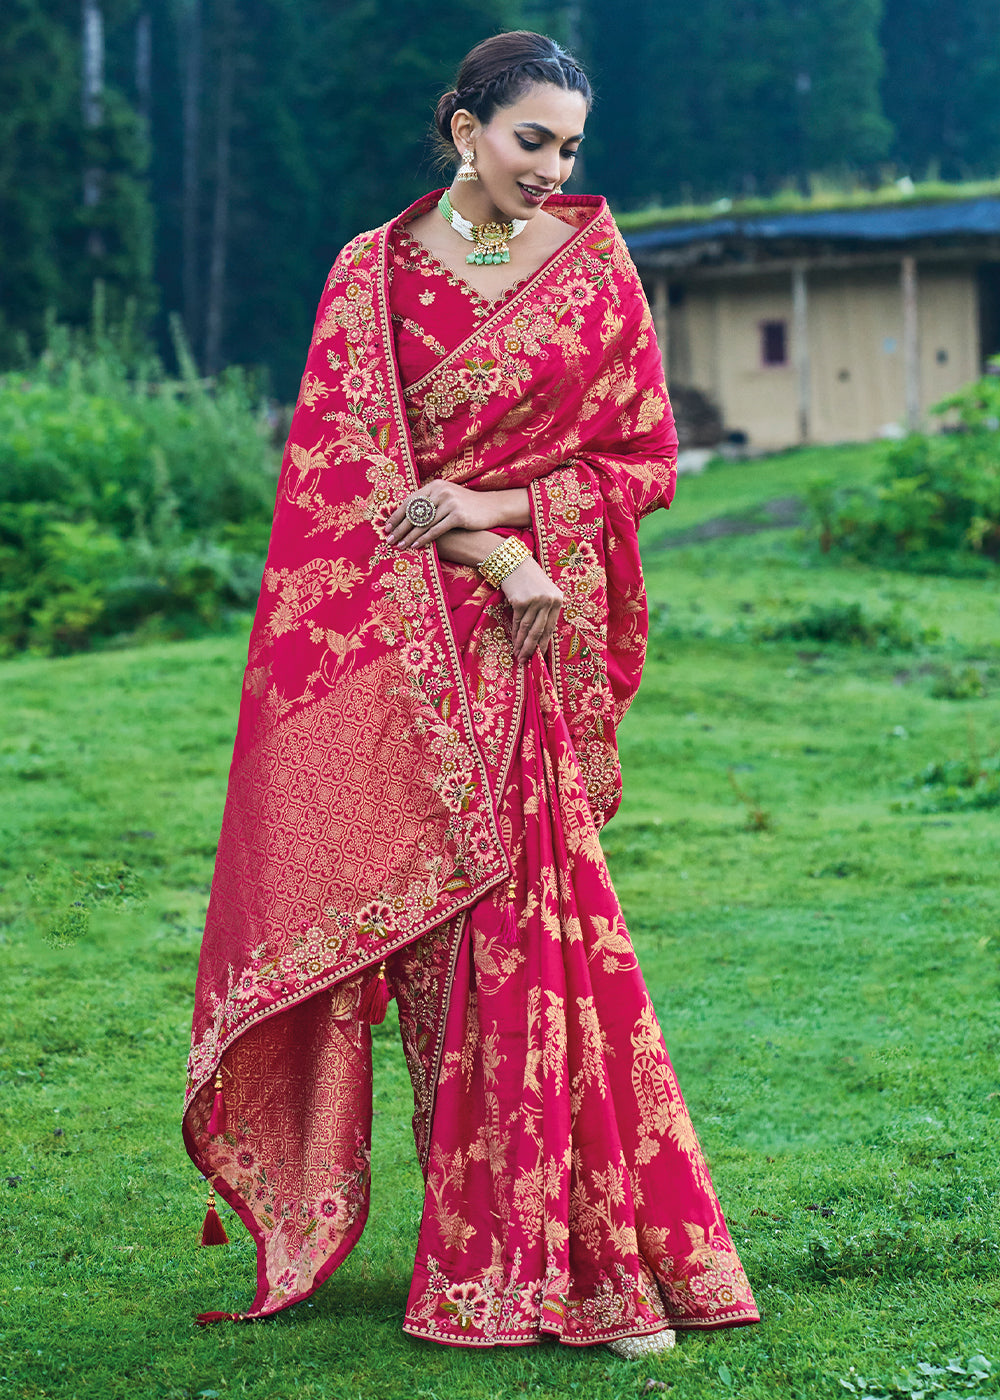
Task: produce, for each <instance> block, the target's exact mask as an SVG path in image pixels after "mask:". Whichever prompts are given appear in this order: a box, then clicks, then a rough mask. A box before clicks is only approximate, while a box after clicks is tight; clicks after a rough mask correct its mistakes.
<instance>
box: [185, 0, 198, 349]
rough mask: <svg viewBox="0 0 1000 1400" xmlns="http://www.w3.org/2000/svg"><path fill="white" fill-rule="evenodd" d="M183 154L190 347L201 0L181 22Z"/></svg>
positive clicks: (194, 321) (193, 336) (191, 341)
mask: <svg viewBox="0 0 1000 1400" xmlns="http://www.w3.org/2000/svg"><path fill="white" fill-rule="evenodd" d="M180 40H181V63H180V67H181V75H182V113H181V115H182V122H183V128H184V155H183V173H182V186H183V187H182V194H181V281H182V289H183V298H184V334H185V335H186V337H187V342H188V345H189V346H190V347H192V349H193V347H194V345H195V344H196V343H197V338H198V331H199V326H200V319H201V318H200V317H199V315H198V312H199V292H200V283H201V279H200V278H199V276H198V232H199V220H198V204H199V200H198V195H199V191H200V185H201V44H202V27H201V0H186V4H185V8H184V12H183V16H182V21H181V25H180Z"/></svg>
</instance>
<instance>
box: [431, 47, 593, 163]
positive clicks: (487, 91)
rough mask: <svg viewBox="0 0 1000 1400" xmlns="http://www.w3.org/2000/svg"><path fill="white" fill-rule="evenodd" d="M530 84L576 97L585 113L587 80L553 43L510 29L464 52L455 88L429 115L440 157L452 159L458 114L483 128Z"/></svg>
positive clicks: (588, 99)
mask: <svg viewBox="0 0 1000 1400" xmlns="http://www.w3.org/2000/svg"><path fill="white" fill-rule="evenodd" d="M535 83H554V84H555V86H556V87H560V88H563V89H564V90H565V91H566V92H579V93H580V94H581V95H582V96H583V98H584V100H585V101H586V103H587V110H588V112H589V111H590V105H591V103H592V102H593V92H592V91H591V87H590V80H589V79H588V77H587V75H586V73H585V72H584V71H583V69H582V68H581V67H580V65H579V63H577V61H576V59H575V58H574V57H573V56H572V54H568V53H567V52H566V50H565V49H563V48H561V47H560V46H559V45H558V44H557V43H556V42H555V40H554V39H549V38H548V37H547V36H546V35H544V34H533V33H532V32H531V30H529V29H513V30H510V31H509V32H508V33H506V34H495V35H494V36H493V38H492V39H484V40H483V42H482V43H481V44H477V45H476V47H475V48H474V49H470V50H469V52H468V53H467V54H466V55H465V57H464V58H463V59H462V62H461V65H460V66H459V70H458V75H457V77H456V78H455V86H454V87H453V88H452V89H451V91H450V92H446V93H444V94H443V95H442V97H441V98H440V99H439V100H438V105H437V111H436V112H435V113H434V125H435V127H436V129H437V134H438V137H439V138H440V139H439V141H438V142H437V145H438V147H439V149H440V152H441V155H442V157H443V158H444V159H445V160H448V161H451V160H454V158H455V143H454V141H453V140H452V138H451V119H452V117H453V116H454V115H455V113H456V112H457V111H459V109H460V108H463V107H464V108H465V110H466V111H467V112H471V113H472V115H473V116H474V117H475V118H476V120H477V121H480V122H482V124H483V126H486V125H487V124H488V122H489V121H490V119H491V118H492V116H493V113H494V112H495V111H496V109H497V108H498V107H512V106H513V105H514V103H515V102H516V101H517V100H518V98H519V97H521V96H522V95H523V94H524V93H525V92H526V91H527V90H528V88H529V87H531V86H533V84H535Z"/></svg>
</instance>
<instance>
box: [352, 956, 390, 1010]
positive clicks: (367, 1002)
mask: <svg viewBox="0 0 1000 1400" xmlns="http://www.w3.org/2000/svg"><path fill="white" fill-rule="evenodd" d="M391 1000H392V993H391V992H390V991H389V984H388V982H387V981H386V980H385V963H383V964H382V966H381V967H380V968H379V970H378V976H377V977H373V978H372V980H371V981H370V982H369V983H368V986H367V987H366V988H365V989H364V991H363V992H362V993H361V1005H360V1006H359V1008H358V1015H359V1016H360V1017H361V1019H362V1021H367V1022H368V1024H369V1025H370V1026H380V1025H381V1024H382V1022H383V1021H384V1020H385V1014H386V1012H387V1011H388V1010H389V1002H390V1001H391Z"/></svg>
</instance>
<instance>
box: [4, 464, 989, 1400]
mask: <svg viewBox="0 0 1000 1400" xmlns="http://www.w3.org/2000/svg"><path fill="white" fill-rule="evenodd" d="M877 465H878V452H877V450H873V449H853V448H852V449H829V450H825V451H811V452H803V453H790V454H787V455H784V456H782V457H779V458H773V459H770V460H768V461H762V462H757V463H753V464H746V465H732V466H727V467H720V468H716V469H713V470H710V471H709V472H708V473H706V474H705V475H704V476H703V477H700V478H698V479H684V480H682V482H681V489H680V492H679V494H678V504H677V506H676V508H675V510H674V511H671V512H670V513H669V515H662V514H661V515H659V516H656V517H653V518H652V519H650V520H649V521H648V522H647V523H646V525H645V526H644V540H645V559H646V567H647V581H648V585H649V591H650V597H651V600H652V602H653V603H654V604H655V605H656V608H655V618H654V628H653V636H652V641H651V650H650V660H649V664H648V667H647V672H646V676H645V680H644V683H643V690H642V693H641V695H640V697H639V699H638V700H637V702H636V704H635V705H634V707H633V709H632V711H631V712H630V714H629V715H628V717H627V719H626V721H625V724H624V726H623V730H622V752H623V757H624V765H625V789H626V797H625V801H624V804H623V806H622V809H621V812H620V813H619V815H618V816H617V817H616V818H615V820H614V822H613V823H611V825H610V826H609V827H608V828H607V831H606V833H605V846H606V849H607V851H608V855H609V858H610V861H611V865H612V869H613V873H614V875H615V877H616V880H617V884H618V888H619V891H620V894H621V897H622V901H623V903H624V906H625V911H626V915H627V917H628V920H629V924H630V927H631V929H632V931H633V934H634V938H635V942H636V945H637V948H638V951H639V955H640V958H641V961H642V964H643V967H644V969H645V971H646V974H647V978H648V981H649V985H650V989H651V992H652V995H653V999H654V1002H655V1004H656V1007H657V1010H658V1012H659V1014H660V1017H661V1021H662V1024H663V1028H664V1034H665V1037H666V1041H667V1046H668V1048H669V1050H670V1051H671V1054H672V1056H673V1058H674V1061H675V1064H676V1066H677V1070H678V1073H679V1077H680V1081H681V1085H682V1087H683V1089H684V1090H685V1093H686V1096H687V1099H688V1102H689V1104H690V1107H691V1110H692V1113H693V1116H694V1119H695V1122H696V1125H697V1126H698V1128H699V1131H700V1134H701V1137H702V1141H703V1143H704V1146H705V1149H706V1151H707V1153H708V1156H709V1158H710V1160H711V1164H712V1169H713V1174H714V1178H715V1183H716V1186H717V1188H718V1191H719V1194H720V1196H721V1198H722V1202H723V1206H724V1208H725V1210H726V1212H727V1215H728V1218H729V1221H730V1224H731V1227H732V1231H733V1235H734V1237H735V1239H736V1242H737V1245H738V1247H739V1249H740V1250H741V1253H742V1256H743V1259H744V1262H745V1264H746V1266H747V1270H748V1272H749V1274H750V1277H751V1280H752V1282H753V1284H754V1287H755V1290H756V1293H757V1297H758V1300H759V1302H760V1305H761V1309H762V1312H763V1314H764V1320H763V1323H762V1324H761V1326H760V1327H757V1328H752V1329H744V1330H737V1331H733V1332H729V1333H715V1334H704V1335H688V1336H682V1337H681V1339H680V1343H679V1345H678V1347H677V1349H676V1351H674V1352H673V1353H670V1354H667V1355H665V1356H664V1357H662V1358H660V1359H658V1360H656V1361H653V1362H650V1361H646V1362H635V1363H625V1362H621V1361H618V1360H616V1359H615V1358H613V1357H612V1356H611V1355H610V1354H609V1353H607V1352H606V1351H605V1350H603V1349H602V1348H597V1349H596V1350H593V1351H582V1352H581V1351H575V1350H572V1349H566V1348H559V1347H557V1346H554V1345H545V1346H542V1347H536V1348H526V1349H522V1350H510V1351H493V1352H482V1353H477V1352H465V1351H457V1350H449V1349H443V1348H436V1347H433V1346H431V1345H429V1344H425V1343H420V1342H416V1341H412V1340H410V1339H408V1338H406V1337H404V1336H403V1335H402V1333H401V1332H400V1327H399V1324H400V1318H401V1314H402V1309H403V1303H404V1299H405V1296H406V1291H407V1285H408V1280H409V1271H410V1267H411V1263H412V1256H413V1250H414V1246H415V1240H416V1232H417V1225H418V1220H419V1212H420V1206H421V1183H420V1178H419V1173H418V1171H417V1168H416V1165H415V1162H414V1158H413V1148H412V1140H411V1138H410V1134H409V1126H408V1122H409V1115H410V1111H411V1104H410V1091H409V1086H408V1081H407V1078H406V1072H405V1068H404V1065H403V1061H402V1054H401V1051H400V1048H399V1045H398V1039H397V1037H396V1035H395V1029H394V1025H393V1021H392V1014H390V1019H389V1021H388V1022H387V1023H386V1025H385V1026H384V1027H382V1028H380V1029H379V1030H377V1032H376V1042H375V1044H376V1051H375V1053H376V1076H377V1082H376V1110H377V1116H376V1119H375V1135H376V1138H375V1161H374V1189H373V1205H372V1213H371V1219H370V1223H369V1226H368V1229H367V1231H366V1234H365V1236H364V1239H363V1241H362V1243H361V1245H360V1246H359V1247H358V1249H357V1250H356V1251H355V1253H354V1255H353V1256H352V1257H351V1259H350V1260H349V1261H348V1262H347V1264H346V1265H345V1266H344V1267H343V1268H342V1269H341V1270H340V1272H339V1273H338V1274H337V1275H336V1276H335V1277H334V1279H333V1280H332V1281H331V1282H330V1283H329V1284H328V1285H327V1286H326V1287H325V1288H324V1289H323V1290H322V1291H321V1292H320V1293H319V1294H318V1295H317V1297H316V1298H315V1299H314V1301H313V1303H312V1304H310V1305H307V1306H303V1307H300V1308H298V1309H295V1310H293V1311H292V1312H290V1313H288V1314H283V1315H281V1316H279V1317H278V1318H276V1319H274V1320H272V1321H270V1322H267V1323H263V1324H258V1325H254V1326H243V1327H231V1326H221V1327H215V1328H211V1329H206V1330H201V1329H198V1328H196V1327H195V1326H194V1325H193V1323H192V1315H193V1314H194V1313H195V1312H198V1311H201V1310H204V1309H208V1308H226V1309H238V1308H240V1307H242V1306H245V1305H246V1303H247V1302H248V1301H249V1299H250V1297H251V1295H252V1292H253V1277H254V1263H253V1249H252V1248H251V1246H250V1244H249V1241H248V1237H247V1235H246V1233H245V1231H243V1229H242V1227H241V1226H240V1225H239V1222H238V1221H236V1220H235V1218H234V1217H232V1215H231V1214H230V1213H229V1212H228V1211H225V1210H224V1211H223V1215H224V1218H225V1220H226V1224H227V1228H228V1229H229V1231H230V1235H231V1237H232V1240H233V1243H232V1244H231V1245H230V1246H229V1247H228V1248H224V1249H208V1250H205V1249H201V1248H199V1247H198V1240H199V1233H200V1227H201V1220H202V1215H203V1211H204V1187H203V1185H202V1183H201V1182H200V1180H199V1178H198V1176H197V1174H196V1173H195V1172H194V1171H193V1169H192V1168H191V1166H190V1164H189V1163H188V1160H187V1158H186V1156H185V1155H184V1152H183V1149H182V1147H181V1142H180V1133H179V1122H178V1119H179V1109H180V1102H181V1095H182V1089H183V1074H184V1060H185V1055H186V1050H187V1034H188V1028H189V1019H190V1003H191V993H192V987H193V983H194V976H195V968H196V964H197V953H198V943H199V935H200V925H201V921H202V918H203V915H204V910H205V905H206V900H207V893H208V885H209V880H210V877H211V869H212V857H213V851H214V844H215V840H216V836H217V832H218V826H219V820H220V816H221V812H222V802H223V797H224V788H225V777H226V772H227V769H228V763H229V755H230V749H231V743H232V736H233V729H234V724H235V717H236V709H237V704H238V698H239V689H240V679H241V671H242V665H243V660H244V656H245V633H244V632H241V633H239V634H238V635H236V634H234V635H232V636H228V637H224V638H215V639H210V640H205V641H199V642H193V643H178V644H158V645H154V646H148V647H143V648H139V649H134V650H122V651H108V652H104V653H101V654H94V655H86V656H76V657H70V658H67V659H63V660H54V661H51V660H35V659H30V658H29V659H24V660H18V661H14V662H8V663H4V664H3V665H0V695H2V705H0V711H2V714H0V725H2V734H0V783H2V798H0V802H2V813H0V1115H2V1116H0V1192H2V1193H3V1194H2V1197H0V1199H2V1202H3V1206H4V1209H3V1211H2V1212H0V1395H2V1396H4V1397H10V1398H11V1400H21V1397H31V1400H34V1398H35V1397H60V1400H62V1398H63V1397H65V1400H70V1397H79V1398H80V1400H90V1397H101V1398H102V1400H104V1397H108V1400H111V1398H112V1397H113V1398H114V1400H124V1398H125V1397H146V1396H149V1397H156V1398H157V1400H213V1397H222V1396H226V1397H228V1396H230V1395H233V1396H248V1397H254V1400H300V1397H301V1400H313V1397H330V1398H331V1400H333V1398H334V1397H336V1400H354V1397H363V1398H364V1400H368V1397H372V1396H378V1397H387V1398H389V1397H391V1400H397V1397H398V1398H399V1400H404V1397H405V1400H411V1397H428V1398H429V1400H453V1398H454V1400H459V1398H462V1400H464V1397H483V1398H484V1400H485V1397H508V1396H517V1395H522V1394H527V1395H541V1396H563V1395H579V1396H587V1397H591V1398H592V1400H612V1398H613V1397H630V1396H635V1395H640V1394H644V1393H647V1392H649V1393H653V1392H654V1391H655V1392H656V1393H661V1392H667V1391H668V1392H669V1393H670V1394H671V1395H672V1396H673V1397H675V1398H676V1400H701V1397H708V1396H734V1397H761V1400H763V1397H773V1396H795V1397H810V1398H811V1397H821V1396H829V1397H838V1396H841V1397H843V1396H847V1395H849V1394H851V1393H852V1392H851V1391H849V1390H847V1389H845V1388H844V1387H843V1386H842V1385H841V1381H842V1380H844V1381H848V1382H850V1383H851V1384H852V1385H854V1386H855V1392H854V1393H857V1394H862V1393H869V1394H871V1393H874V1394H892V1395H896V1396H901V1395H905V1396H916V1395H918V1394H919V1393H920V1390H921V1388H922V1387H923V1388H925V1389H926V1393H927V1395H930V1394H933V1393H941V1391H942V1390H943V1388H944V1386H945V1380H947V1381H949V1382H950V1383H951V1384H952V1386H953V1389H954V1393H960V1394H962V1395H996V1394H998V1393H1000V1383H998V1381H997V1380H996V1379H994V1378H993V1377H991V1376H987V1375H985V1363H983V1362H981V1361H977V1362H975V1364H974V1365H972V1366H970V1365H969V1362H970V1359H971V1358H974V1357H976V1356H985V1357H986V1358H988V1360H989V1361H990V1362H992V1366H993V1372H994V1375H1000V1228H998V1219H997V1204H998V1190H1000V1133H998V1120H1000V1061H998V1055H1000V1009H998V996H997V993H998V980H1000V979H998V962H1000V922H998V910H1000V890H998V864H1000V862H998V848H1000V842H998V834H1000V808H998V807H993V808H992V809H985V810H968V809H962V808H961V807H960V808H959V809H957V810H949V809H948V808H949V804H948V803H947V802H945V803H941V802H940V801H935V800H934V794H933V793H926V792H924V791H923V789H922V787H921V784H920V781H919V779H920V775H921V774H922V773H923V771H924V770H925V768H926V767H927V765H928V764H931V763H935V762H942V761H944V760H948V759H957V760H967V761H969V762H973V763H977V762H980V761H981V760H985V759H987V758H988V757H989V755H991V754H995V753H996V752H997V749H998V746H1000V580H998V577H997V576H994V577H987V578H985V579H983V578H980V579H961V578H958V579H952V578H929V577H924V576H920V575H917V574H904V573H886V572H882V571H879V570H874V569H868V568H862V567H860V566H856V565H847V564H837V563H835V562H830V561H829V560H824V559H822V558H821V557H818V556H816V555H815V553H814V552H813V551H812V550H811V548H810V547H809V546H808V543H807V542H806V541H805V540H804V538H803V536H802V535H801V533H800V531H799V530H798V528H797V527H795V526H794V525H793V526H787V527H785V528H771V526H770V523H769V522H771V521H772V519H773V518H774V516H775V511H777V513H778V515H779V516H782V517H783V518H788V517H794V515H795V514H796V510H795V508H794V501H793V502H792V505H791V506H789V500H790V498H795V497H797V496H798V495H799V494H800V493H801V491H802V490H803V486H804V483H805V482H807V481H808V480H810V479H811V478H814V477H818V476H826V477H833V476H841V477H850V478H851V479H864V478H866V477H869V478H870V477H871V476H872V474H873V473H874V472H875V471H876V470H877ZM774 501H778V502H783V503H784V504H783V505H780V506H779V507H771V506H769V505H768V504H767V503H769V502H774ZM720 517H724V519H722V520H721V523H720ZM706 522H715V523H714V524H709V525H708V527H707V528H705V527H706ZM696 527H701V528H696ZM739 531H745V533H739ZM855 601H857V602H860V603H862V605H863V607H864V610H865V615H866V616H867V617H868V618H869V619H874V620H875V621H876V623H879V621H880V620H881V622H882V623H883V624H884V630H885V638H884V639H883V645H881V646H875V647H864V646H832V645H828V644H824V643H822V642H815V641H810V640H802V639H800V640H798V641H790V642H774V641H760V640H758V639H756V636H755V633H756V629H758V628H759V627H761V626H766V625H767V624H768V623H774V622H776V621H777V622H781V621H782V620H787V619H789V618H792V619H794V618H796V617H804V616H807V615H808V614H809V612H810V609H811V608H813V607H817V606H820V607H823V608H827V609H829V608H830V607H838V606H840V605H841V604H845V605H846V604H850V603H851V602H855ZM886 619H890V621H891V619H895V624H893V625H890V622H889V621H886ZM894 628H895V630H894ZM907 635H909V637H910V639H911V642H912V644H911V645H903V646H901V645H899V640H900V637H902V638H903V641H904V642H905V641H906V638H907ZM893 637H895V639H896V640H895V642H893V641H892V638H893ZM914 639H915V640H914ZM970 674H971V675H972V683H971V684H970V683H969V676H970ZM969 692H971V693H969ZM979 692H984V693H979ZM954 694H958V695H959V696H961V695H962V694H966V695H967V698H950V697H951V696H952V695H954ZM956 1358H957V1359H958V1360H957V1364H958V1365H960V1367H961V1371H959V1370H953V1371H951V1372H949V1373H946V1374H945V1375H944V1376H942V1375H939V1374H935V1373H933V1372H930V1373H929V1372H928V1371H927V1370H926V1369H925V1370H923V1371H921V1370H919V1369H918V1368H919V1367H921V1366H924V1367H925V1368H926V1367H928V1366H929V1367H946V1366H947V1365H948V1363H949V1361H953V1360H954V1359H956ZM852 1368H854V1369H853V1371H852ZM973 1373H976V1375H978V1377H979V1378H978V1379H976V1378H975V1376H974V1375H973ZM858 1376H861V1377H864V1378H867V1380H868V1388H867V1389H866V1388H865V1387H864V1386H863V1385H859V1384H858V1382H857V1377H858ZM970 1381H971V1384H967V1382H970ZM893 1387H894V1388H893Z"/></svg>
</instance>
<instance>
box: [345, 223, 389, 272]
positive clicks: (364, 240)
mask: <svg viewBox="0 0 1000 1400" xmlns="http://www.w3.org/2000/svg"><path fill="white" fill-rule="evenodd" d="M390 223H391V220H390ZM389 226H390V224H389V223H385V224H380V225H379V226H378V228H373V229H366V230H365V232H364V233H358V234H355V236H354V237H353V238H352V239H351V240H350V241H349V242H348V243H345V244H344V246H343V248H341V250H340V252H339V253H338V254H337V256H336V258H335V259H334V263H333V267H332V269H331V272H330V275H331V277H333V276H334V275H335V274H336V273H337V272H338V270H339V269H341V268H345V267H354V268H357V267H360V266H361V264H362V263H364V262H366V261H368V260H370V259H373V258H374V257H375V255H376V254H377V251H378V246H379V244H380V242H381V241H382V239H383V238H385V235H386V233H387V231H388V229H389Z"/></svg>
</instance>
